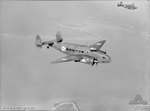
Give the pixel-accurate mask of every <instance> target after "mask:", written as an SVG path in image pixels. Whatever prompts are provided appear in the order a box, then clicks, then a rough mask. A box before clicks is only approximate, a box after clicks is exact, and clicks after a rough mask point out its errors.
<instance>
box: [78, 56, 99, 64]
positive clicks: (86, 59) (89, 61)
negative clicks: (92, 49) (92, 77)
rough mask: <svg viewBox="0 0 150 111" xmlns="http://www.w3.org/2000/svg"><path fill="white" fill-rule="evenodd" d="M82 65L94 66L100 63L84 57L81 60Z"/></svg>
mask: <svg viewBox="0 0 150 111" xmlns="http://www.w3.org/2000/svg"><path fill="white" fill-rule="evenodd" d="M80 62H81V63H85V64H90V65H94V64H95V63H98V61H97V60H96V59H94V58H89V57H84V58H83V59H81V60H80Z"/></svg>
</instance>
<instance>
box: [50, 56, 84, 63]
mask: <svg viewBox="0 0 150 111" xmlns="http://www.w3.org/2000/svg"><path fill="white" fill-rule="evenodd" d="M81 59H82V57H79V56H71V55H68V56H65V57H63V58H61V59H58V60H56V61H53V62H52V63H63V62H70V61H79V60H81Z"/></svg>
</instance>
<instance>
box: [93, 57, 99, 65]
mask: <svg viewBox="0 0 150 111" xmlns="http://www.w3.org/2000/svg"><path fill="white" fill-rule="evenodd" d="M94 64H96V65H98V61H97V60H96V59H95V58H94V59H93V62H92V66H93V65H94Z"/></svg>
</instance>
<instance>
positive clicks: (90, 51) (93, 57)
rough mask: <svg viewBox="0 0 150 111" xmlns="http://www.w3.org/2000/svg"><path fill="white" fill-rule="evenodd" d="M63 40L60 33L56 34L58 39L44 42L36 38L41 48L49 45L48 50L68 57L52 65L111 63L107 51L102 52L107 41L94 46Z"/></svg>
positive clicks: (38, 37)
mask: <svg viewBox="0 0 150 111" xmlns="http://www.w3.org/2000/svg"><path fill="white" fill-rule="evenodd" d="M62 41H63V38H62V36H61V33H60V31H58V32H57V33H56V39H54V40H50V41H44V42H42V40H41V38H40V36H39V35H37V36H36V41H35V44H36V46H37V47H39V48H41V47H42V46H43V45H47V48H49V47H52V48H54V49H56V50H59V51H60V52H62V53H64V54H66V55H67V56H65V57H63V58H61V59H58V60H56V61H54V62H52V63H63V62H70V61H75V62H81V63H85V64H89V65H92V66H93V65H94V64H98V63H110V61H111V58H110V57H109V56H108V55H107V54H106V52H105V51H102V50H100V48H101V47H102V46H103V44H104V43H105V42H106V40H102V41H99V42H97V43H95V44H93V45H89V46H88V45H80V44H73V43H64V42H62Z"/></svg>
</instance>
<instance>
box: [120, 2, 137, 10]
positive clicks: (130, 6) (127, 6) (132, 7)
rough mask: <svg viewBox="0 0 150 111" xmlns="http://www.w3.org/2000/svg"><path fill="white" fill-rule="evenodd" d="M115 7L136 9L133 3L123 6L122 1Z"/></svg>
mask: <svg viewBox="0 0 150 111" xmlns="http://www.w3.org/2000/svg"><path fill="white" fill-rule="evenodd" d="M117 6H118V7H124V8H127V9H129V10H135V9H137V7H136V6H135V5H134V3H132V4H123V3H122V1H121V2H120V3H118V4H117Z"/></svg>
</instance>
